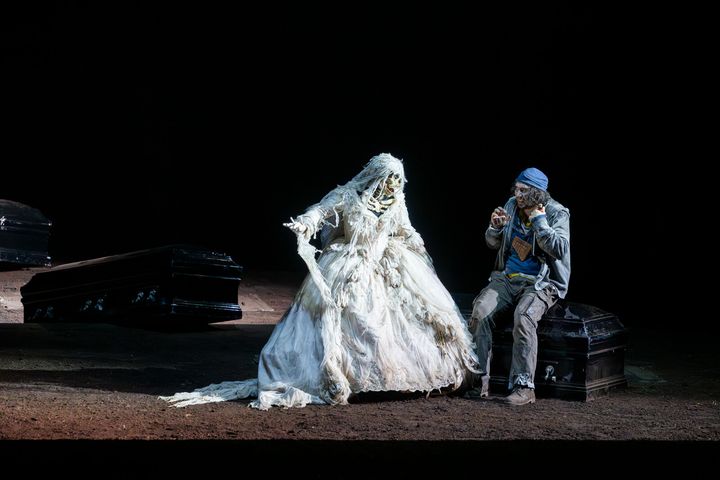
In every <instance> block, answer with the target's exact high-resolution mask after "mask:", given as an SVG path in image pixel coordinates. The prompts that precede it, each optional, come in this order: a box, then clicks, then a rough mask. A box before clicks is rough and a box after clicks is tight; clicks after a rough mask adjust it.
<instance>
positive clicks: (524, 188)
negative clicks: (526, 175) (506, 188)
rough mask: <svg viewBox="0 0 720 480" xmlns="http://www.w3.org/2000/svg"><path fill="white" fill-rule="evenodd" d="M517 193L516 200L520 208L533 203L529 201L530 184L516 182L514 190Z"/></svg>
mask: <svg viewBox="0 0 720 480" xmlns="http://www.w3.org/2000/svg"><path fill="white" fill-rule="evenodd" d="M513 192H514V195H515V201H516V202H517V206H518V207H520V208H528V207H530V206H531V205H530V204H529V202H528V198H527V197H528V193H530V186H528V185H525V184H524V183H522V182H515V189H514V190H513Z"/></svg>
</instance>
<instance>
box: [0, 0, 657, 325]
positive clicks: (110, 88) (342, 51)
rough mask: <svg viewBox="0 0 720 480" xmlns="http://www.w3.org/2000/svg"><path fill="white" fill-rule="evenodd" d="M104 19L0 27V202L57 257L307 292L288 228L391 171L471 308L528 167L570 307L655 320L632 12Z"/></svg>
mask: <svg viewBox="0 0 720 480" xmlns="http://www.w3.org/2000/svg"><path fill="white" fill-rule="evenodd" d="M94 3H95V2H59V3H54V4H46V5H44V6H41V7H39V6H37V5H35V6H27V7H13V9H12V10H8V8H9V7H6V6H3V7H2V9H3V12H2V15H0V18H1V19H2V20H0V21H1V22H2V25H1V27H2V28H1V29H0V31H1V32H2V33H1V34H0V35H2V44H3V51H2V53H3V55H2V64H1V68H2V77H3V78H2V82H3V84H4V87H3V92H4V93H3V96H2V98H3V100H2V109H1V111H0V119H1V120H0V121H1V122H2V123H1V124H0V128H1V129H2V130H1V133H0V139H1V141H2V177H3V181H2V189H1V190H0V198H6V199H11V200H16V201H20V202H23V203H26V204H28V205H31V206H33V207H36V208H39V209H40V210H41V211H42V212H43V213H44V214H45V215H46V216H48V217H49V218H50V219H51V220H52V221H53V227H52V236H51V242H50V254H51V256H52V257H53V258H54V259H56V260H58V261H69V260H77V259H84V258H92V257H96V256H103V255H109V254H115V253H121V252H126V251H131V250H137V249H142V248H148V247H152V246H157V245H162V244H167V243H194V244H198V245H202V246H207V247H210V248H213V249H218V250H222V251H225V252H227V253H229V254H231V255H232V256H233V258H234V259H235V260H236V261H237V262H238V263H239V264H241V265H243V266H244V267H245V268H246V269H247V270H248V271H252V270H267V269H281V270H290V271H295V272H298V273H301V272H303V271H304V269H305V267H304V264H303V263H302V262H301V260H300V259H299V258H298V257H297V255H296V253H295V242H294V236H293V235H292V234H291V232H289V231H288V230H287V229H285V228H283V227H282V226H281V224H282V222H285V221H287V220H288V218H289V217H290V216H294V215H297V214H299V213H302V211H303V210H304V209H305V208H306V207H307V206H309V205H311V204H312V203H315V202H316V201H318V200H319V199H320V198H321V197H322V196H323V195H324V194H325V193H327V192H328V191H329V190H330V189H331V188H333V187H334V186H335V185H337V184H342V183H344V182H346V181H347V180H349V179H350V178H351V177H352V176H353V175H355V174H356V173H357V172H358V171H359V170H360V169H361V168H362V166H363V165H364V164H365V162H367V160H368V159H369V158H370V157H372V156H373V155H375V154H378V153H381V152H389V153H392V154H393V155H395V156H396V157H399V158H402V159H403V160H404V164H405V170H406V175H407V177H408V180H409V183H408V184H407V187H406V194H407V201H408V208H409V211H410V216H411V220H412V221H413V224H414V225H415V227H416V228H417V230H418V231H419V232H420V233H421V234H422V235H423V237H424V239H425V242H426V245H427V248H428V250H429V252H430V254H431V255H432V256H433V258H434V261H435V265H436V269H437V271H438V274H439V276H440V278H441V279H442V280H443V281H444V282H445V284H446V285H447V286H448V288H449V289H450V290H451V291H464V292H477V291H479V290H480V289H481V288H482V287H483V286H484V285H485V284H486V281H487V278H488V273H489V271H490V269H491V267H492V263H493V259H494V252H492V251H490V250H489V249H487V248H486V246H485V244H484V240H483V232H484V230H485V228H486V226H487V224H488V220H489V215H490V212H491V211H492V209H493V208H494V207H495V206H498V205H501V204H502V203H503V202H504V201H505V200H506V198H507V197H508V195H509V187H510V185H511V184H512V182H513V180H514V178H515V177H516V176H517V174H518V173H519V171H520V170H522V169H523V168H526V167H528V166H536V167H538V168H540V169H542V170H543V171H544V172H545V173H546V174H547V175H548V176H549V178H550V185H549V190H550V192H551V194H552V195H553V196H554V197H555V198H556V199H557V200H559V201H560V202H561V203H563V204H564V205H566V206H567V207H569V208H570V210H571V213H572V221H571V231H572V262H573V274H572V280H571V285H570V290H569V297H568V299H570V300H575V301H581V302H585V303H590V304H594V305H596V306H599V307H601V308H604V309H606V310H609V311H613V312H616V313H618V314H620V315H621V316H622V318H623V319H624V320H625V321H626V323H628V324H633V323H635V322H637V323H641V322H655V321H658V320H660V319H663V318H664V319H666V320H667V319H669V317H668V316H667V315H666V316H665V317H663V316H662V314H666V313H667V311H668V310H667V309H668V305H667V303H666V302H663V301H662V300H661V299H659V298H658V296H657V295H656V294H655V293H654V292H656V291H657V288H656V287H654V286H653V284H654V282H656V281H657V280H658V279H660V278H662V275H663V271H664V270H663V268H664V267H663V266H662V260H661V257H662V256H661V251H663V249H664V248H665V244H664V242H663V241H662V240H661V237H662V235H661V234H662V229H661V227H660V224H661V222H662V220H663V219H664V211H663V209H658V208H648V209H645V208H643V207H644V205H643V204H644V202H645V201H646V198H647V197H646V192H647V191H648V189H649V186H651V185H657V184H658V183H659V182H661V181H662V180H661V179H660V178H658V177H657V175H658V173H657V170H656V169H655V168H653V166H654V165H655V163H656V162H657V161H658V158H657V156H656V155H654V154H650V153H648V150H647V148H646V146H643V145H642V141H640V140H641V139H642V138H643V137H644V135H643V134H644V132H646V131H647V130H648V129H649V128H651V127H650V126H649V124H650V123H651V122H652V118H653V116H654V115H655V114H657V113H658V110H659V109H661V108H662V106H659V105H658V104H657V103H656V102H655V100H654V99H653V98H652V95H649V92H650V91H651V90H652V85H653V82H652V81H651V80H649V79H648V77H647V75H645V73H644V72H645V68H646V66H647V63H648V58H649V56H648V51H649V50H650V51H651V50H652V48H651V47H649V41H648V39H647V38H646V37H645V33H644V30H643V23H644V21H643V20H642V19H639V17H638V16H637V15H636V13H637V12H631V11H628V10H622V9H614V10H609V9H605V8H604V7H603V8H601V7H600V6H586V5H585V6H581V5H570V4H568V5H565V4H553V5H545V4H543V5H532V4H530V5H525V6H515V7H502V8H501V7H473V8H470V7H465V8H461V7H447V8H442V9H441V8H439V7H423V6H418V5H407V6H405V7H403V8H400V7H397V6H396V7H395V8H393V9H392V10H390V9H389V8H374V9H366V8H365V7H360V4H355V5H354V6H351V7H344V8H338V7H323V8H319V7H307V6H305V5H303V6H302V7H293V8H286V7H282V6H280V5H269V6H267V7H249V6H242V7H241V6H233V7H220V6H212V5H209V4H208V5H206V4H205V3H203V2H195V3H194V4H190V5H186V4H182V3H180V2H172V3H167V4H159V3H152V4H151V3H148V2H102V5H95V4H94ZM97 3H100V2H97ZM598 5H600V4H598ZM661 303H662V304H661Z"/></svg>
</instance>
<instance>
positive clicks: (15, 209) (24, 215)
mask: <svg viewBox="0 0 720 480" xmlns="http://www.w3.org/2000/svg"><path fill="white" fill-rule="evenodd" d="M6 221H11V222H13V223H34V224H44V225H48V226H49V225H50V223H51V222H50V220H48V218H47V217H46V216H45V215H43V214H42V213H41V212H40V210H38V209H37V208H33V207H29V206H27V205H25V204H24V203H20V202H14V201H12V200H4V199H0V223H4V222H6Z"/></svg>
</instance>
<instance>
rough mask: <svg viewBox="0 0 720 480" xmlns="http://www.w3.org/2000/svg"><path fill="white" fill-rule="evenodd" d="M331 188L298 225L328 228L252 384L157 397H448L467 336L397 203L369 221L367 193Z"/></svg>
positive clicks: (267, 403)
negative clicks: (445, 391) (442, 393)
mask: <svg viewBox="0 0 720 480" xmlns="http://www.w3.org/2000/svg"><path fill="white" fill-rule="evenodd" d="M369 191H370V190H368V191H366V192H365V193H358V192H357V191H356V190H355V189H354V188H352V185H350V184H348V185H346V186H341V187H338V188H337V189H335V190H333V191H332V192H331V193H330V194H328V195H327V196H326V197H325V198H324V199H323V200H322V201H321V202H320V203H319V204H317V205H315V206H313V207H311V208H310V209H308V211H307V212H306V213H305V214H304V215H303V216H302V220H303V221H304V222H306V223H307V224H310V225H313V226H314V227H315V229H316V230H315V231H318V230H319V229H320V227H321V226H322V225H324V224H325V223H326V220H327V221H328V225H327V226H326V231H327V227H329V226H330V225H329V223H330V222H332V220H333V219H335V220H337V221H338V225H336V227H337V228H335V238H330V239H329V240H328V245H326V246H325V248H324V249H323V251H322V253H321V255H320V256H319V258H318V259H317V263H315V259H314V253H315V250H314V247H312V246H311V245H309V243H308V242H307V240H305V239H303V237H302V236H299V237H298V238H299V240H298V246H299V253H300V254H301V256H303V258H304V259H305V260H306V261H307V262H308V266H309V267H310V272H311V274H310V275H308V277H307V278H306V279H305V281H304V283H303V284H302V286H301V287H300V290H299V291H298V293H297V295H296V297H295V299H294V301H293V303H292V305H291V307H290V308H289V310H288V311H287V312H286V313H285V315H284V317H283V318H282V320H281V321H280V322H279V323H278V325H277V326H276V328H275V330H274V331H273V333H272V335H271V337H270V339H269V340H268V342H267V344H266V345H265V347H264V348H263V350H262V353H261V355H260V360H259V369H258V378H257V379H253V380H246V381H242V382H223V383H221V384H216V385H211V386H209V387H205V388H203V389H198V390H196V391H194V392H189V393H180V394H176V395H174V396H173V397H162V398H164V399H166V400H169V401H172V402H175V405H176V406H185V405H190V404H195V403H206V402H213V401H223V400H229V399H235V398H246V397H252V396H257V400H255V401H253V402H251V404H250V405H251V406H252V407H255V408H259V409H263V410H265V409H268V408H270V407H271V406H273V405H278V406H284V407H302V406H304V405H306V404H308V403H318V404H343V403H347V401H348V398H349V397H350V396H351V395H353V394H355V393H359V392H369V391H404V392H407V391H425V392H430V391H433V390H438V389H442V388H445V387H450V389H456V388H458V387H460V385H461V384H462V383H463V381H465V380H466V378H467V377H469V374H470V372H472V371H474V370H475V367H476V366H477V358H476V356H475V353H474V351H473V350H474V349H473V344H472V338H471V335H470V334H469V332H468V330H467V327H466V324H465V320H464V319H463V317H462V315H461V314H460V312H459V310H458V309H457V307H456V305H455V302H454V301H453V299H452V297H451V296H450V294H449V293H448V291H447V290H446V289H445V287H444V286H443V284H442V283H441V282H440V280H439V279H438V277H437V275H436V273H435V270H434V268H433V267H432V263H431V260H430V257H429V256H428V255H427V253H426V252H425V249H424V246H423V242H422V240H421V239H420V236H419V234H418V233H417V232H415V230H414V229H413V227H412V226H411V225H410V221H409V219H408V213H407V209H406V206H405V201H404V196H403V194H402V193H398V194H397V196H396V201H395V202H394V203H393V204H392V205H391V206H390V207H389V209H388V210H386V211H385V212H384V213H383V214H382V215H380V216H379V217H378V216H376V215H375V214H374V213H373V212H372V211H370V210H369V209H368V208H367V206H366V205H367V198H366V197H367V195H369Z"/></svg>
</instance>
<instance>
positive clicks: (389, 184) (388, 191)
mask: <svg viewBox="0 0 720 480" xmlns="http://www.w3.org/2000/svg"><path fill="white" fill-rule="evenodd" d="M401 186H402V179H401V178H400V175H398V174H397V173H393V174H392V175H390V176H389V177H387V178H386V179H385V189H384V192H385V195H392V194H393V193H395V192H396V191H398V190H399V189H400V187H401Z"/></svg>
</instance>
